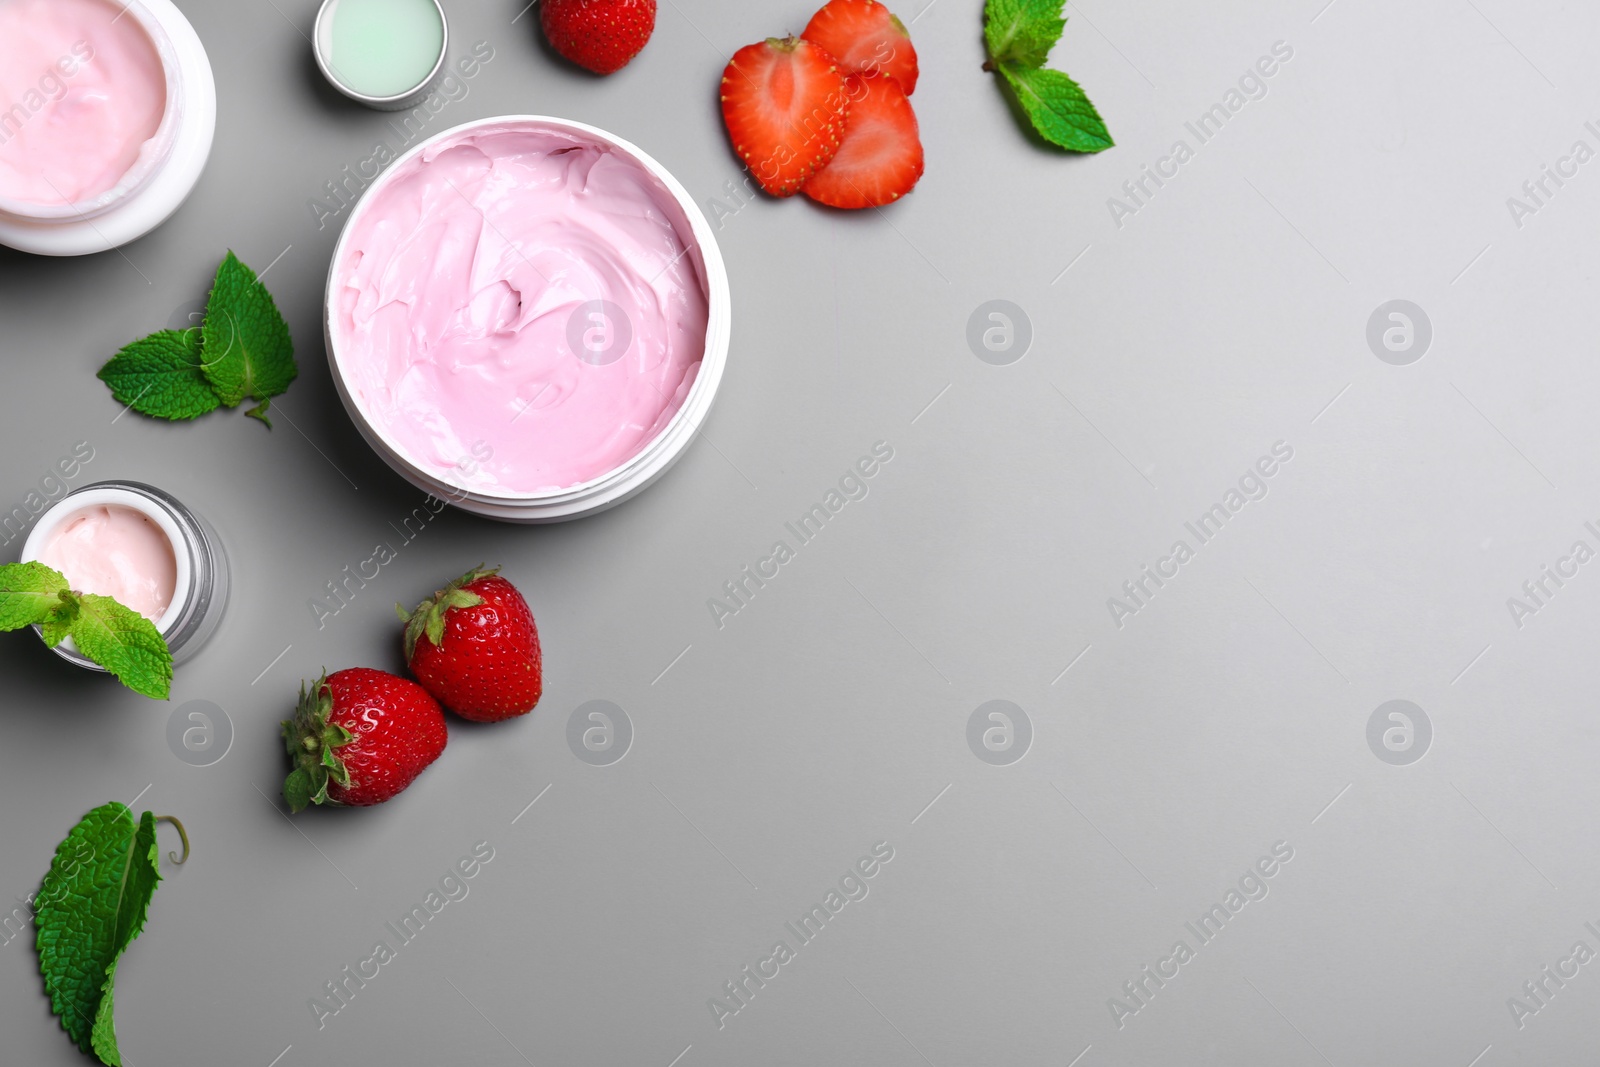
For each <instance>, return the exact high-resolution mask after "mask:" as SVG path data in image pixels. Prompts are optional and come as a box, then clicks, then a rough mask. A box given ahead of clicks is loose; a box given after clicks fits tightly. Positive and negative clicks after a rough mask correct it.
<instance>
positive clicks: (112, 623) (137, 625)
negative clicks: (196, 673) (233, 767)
mask: <svg viewBox="0 0 1600 1067" xmlns="http://www.w3.org/2000/svg"><path fill="white" fill-rule="evenodd" d="M24 626H37V627H39V636H40V637H42V638H43V639H44V643H45V644H46V645H48V646H50V647H51V648H54V647H56V646H57V645H59V644H60V643H61V642H62V641H63V640H64V639H66V638H68V637H70V638H72V641H73V644H75V645H77V646H78V651H79V652H82V653H83V654H84V655H85V656H87V657H89V659H91V660H93V661H94V662H95V663H97V664H99V665H100V666H102V667H104V668H105V669H106V670H107V671H109V672H110V673H112V674H113V675H115V676H116V677H117V679H118V680H119V681H120V682H122V684H123V685H125V686H127V687H128V688H129V689H132V690H133V691H134V692H135V693H139V694H140V695H142V696H147V697H150V698H151V699H152V700H166V699H167V697H168V696H169V694H170V692H171V689H172V651H171V649H169V648H168V647H167V642H166V639H165V638H163V637H162V636H161V631H160V630H157V629H156V625H155V623H153V622H151V621H150V620H149V619H147V618H145V617H144V616H143V615H141V614H139V613H138V612H137V611H134V610H133V609H132V608H129V607H125V606H123V605H122V604H119V603H117V601H116V600H114V599H112V598H111V597H108V596H98V595H96V594H94V593H79V592H75V591H74V590H73V589H72V588H71V586H70V585H69V584H68V582H67V579H66V577H65V576H63V575H62V574H61V572H60V571H56V570H52V569H51V568H49V567H46V566H45V565H44V564H43V563H39V562H37V561H35V562H32V563H8V564H6V565H5V566H0V630H20V629H22V628H23V627H24Z"/></svg>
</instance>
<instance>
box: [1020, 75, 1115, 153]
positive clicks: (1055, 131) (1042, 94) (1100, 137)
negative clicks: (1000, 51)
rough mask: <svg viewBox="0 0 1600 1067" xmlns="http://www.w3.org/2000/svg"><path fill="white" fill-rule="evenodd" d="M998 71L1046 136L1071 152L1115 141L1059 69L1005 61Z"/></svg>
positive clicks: (1095, 149) (1095, 148)
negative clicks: (1030, 67) (1031, 67)
mask: <svg viewBox="0 0 1600 1067" xmlns="http://www.w3.org/2000/svg"><path fill="white" fill-rule="evenodd" d="M1000 73H1001V74H1003V75H1005V79H1006V81H1007V82H1009V83H1010V85H1011V89H1012V91H1013V92H1015V93H1016V94H1017V100H1018V102H1019V103H1021V104H1022V108H1023V110H1024V111H1026V112H1027V113H1028V118H1029V119H1031V120H1032V121H1033V127H1034V129H1036V130H1038V131H1039V135H1040V136H1041V137H1043V138H1044V139H1045V140H1047V141H1050V142H1051V143H1052V144H1057V145H1060V146H1061V147H1062V148H1065V149H1067V150H1069V151H1072V152H1102V151H1104V150H1105V149H1107V148H1110V147H1111V146H1112V145H1113V144H1114V143H1115V142H1114V141H1112V140H1111V134H1110V132H1109V131H1107V130H1106V124H1105V123H1104V122H1103V121H1101V119H1100V112H1098V111H1096V110H1095V107H1094V104H1092V103H1090V101H1089V98H1088V97H1087V96H1086V95H1084V92H1083V89H1082V88H1081V87H1080V86H1079V85H1078V83H1077V82H1075V81H1073V80H1072V79H1071V78H1069V77H1067V76H1066V75H1065V74H1063V73H1061V72H1060V71H1059V70H1029V69H1027V68H1025V67H1018V66H1016V65H1014V64H1011V63H1006V64H1003V65H1002V66H1001V67H1000Z"/></svg>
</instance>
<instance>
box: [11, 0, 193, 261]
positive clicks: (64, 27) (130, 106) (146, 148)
mask: <svg viewBox="0 0 1600 1067" xmlns="http://www.w3.org/2000/svg"><path fill="white" fill-rule="evenodd" d="M216 122H217V92H216V84H215V82H214V81H213V79H212V75H211V63H210V61H209V60H208V59H207V58H206V50H205V46H204V45H202V44H201V43H200V38H199V37H198V36H197V35H196V34H195V32H194V27H192V26H190V25H189V22H188V20H187V19H185V18H184V17H183V13H182V12H180V11H179V10H178V9H177V8H176V7H174V6H173V5H172V2H171V0H127V2H126V3H124V2H123V0H0V244H6V245H10V246H11V247H12V248H16V249H20V250H21V251H24V252H35V253H39V254H41V255H50V256H78V255H85V254H87V253H91V252H103V251H105V250H107V249H110V248H116V247H117V246H118V245H122V244H126V243H127V242H129V241H132V240H134V239H135V238H138V237H142V236H143V235H144V234H146V233H148V232H150V231H151V230H153V229H155V227H157V226H159V225H160V224H161V223H162V222H164V221H166V219H167V217H168V216H170V215H171V214H172V213H173V212H174V211H176V210H177V209H178V205H179V204H181V203H182V202H183V201H184V199H185V198H186V197H187V196H188V195H189V192H190V191H191V190H192V189H193V188H194V186H195V183H196V182H198V181H199V180H200V172H201V170H203V169H204V167H205V163H206V158H207V157H208V156H209V155H210V153H211V139H212V134H213V132H214V131H215V129H216Z"/></svg>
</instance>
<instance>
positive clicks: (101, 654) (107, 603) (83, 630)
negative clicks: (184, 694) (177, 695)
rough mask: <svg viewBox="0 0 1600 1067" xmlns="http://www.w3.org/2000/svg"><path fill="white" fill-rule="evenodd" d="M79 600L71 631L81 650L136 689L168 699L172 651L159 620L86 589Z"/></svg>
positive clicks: (126, 684) (135, 690) (148, 695)
mask: <svg viewBox="0 0 1600 1067" xmlns="http://www.w3.org/2000/svg"><path fill="white" fill-rule="evenodd" d="M77 600H78V614H77V617H76V618H75V619H73V620H72V627H71V633H72V640H73V642H74V643H75V644H76V645H77V646H78V651H79V652H82V653H83V654H84V655H85V656H88V657H89V658H90V659H92V660H94V661H95V662H96V663H98V664H99V665H100V666H102V667H104V668H105V669H106V670H108V671H110V672H111V673H112V674H114V675H116V676H117V678H118V679H119V680H120V681H121V682H122V684H123V685H125V686H127V687H128V688H129V689H132V690H133V691H134V692H135V693H139V694H142V695H144V696H147V697H150V698H151V699H153V700H166V699H167V696H168V694H169V692H170V690H171V687H172V652H171V650H169V649H168V648H167V642H166V640H165V639H164V638H163V637H162V636H161V631H159V630H157V629H156V624H155V623H153V622H151V621H150V620H149V619H147V618H145V617H144V616H143V615H140V614H139V613H138V612H137V611H134V610H133V609H132V608H126V607H123V606H122V605H121V604H119V603H117V602H116V601H115V600H113V599H111V598H110V597H108V596H96V595H94V594H92V593H86V594H84V595H82V596H79V597H77Z"/></svg>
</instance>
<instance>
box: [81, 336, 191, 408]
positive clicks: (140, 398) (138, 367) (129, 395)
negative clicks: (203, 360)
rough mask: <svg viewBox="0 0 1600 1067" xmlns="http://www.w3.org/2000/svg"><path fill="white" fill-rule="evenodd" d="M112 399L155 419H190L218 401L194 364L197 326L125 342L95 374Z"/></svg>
mask: <svg viewBox="0 0 1600 1067" xmlns="http://www.w3.org/2000/svg"><path fill="white" fill-rule="evenodd" d="M96 377H97V378H99V379H100V380H101V381H102V382H105V383H106V384H107V385H109V386H110V387H111V395H112V396H114V397H116V399H117V403H119V404H122V405H125V406H126V407H130V408H132V409H133V410H134V411H137V412H139V413H140V414H142V415H151V416H154V417H156V418H161V419H194V418H199V417H200V416H201V415H204V414H205V413H206V412H208V411H213V410H215V409H216V407H217V405H218V404H219V403H221V400H219V399H218V397H217V394H216V392H215V391H214V390H212V388H211V385H210V384H209V383H208V382H207V381H206V376H205V373H204V372H203V371H202V369H201V366H200V331H199V330H159V331H157V332H156V333H153V334H151V335H150V336H149V337H141V338H140V339H139V340H137V341H135V342H133V343H132V344H130V345H127V346H125V347H124V348H123V349H122V351H120V352H118V353H117V354H116V355H115V356H112V357H111V361H110V362H109V363H107V364H106V365H105V366H103V367H101V368H100V372H99V373H98V374H97V375H96Z"/></svg>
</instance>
